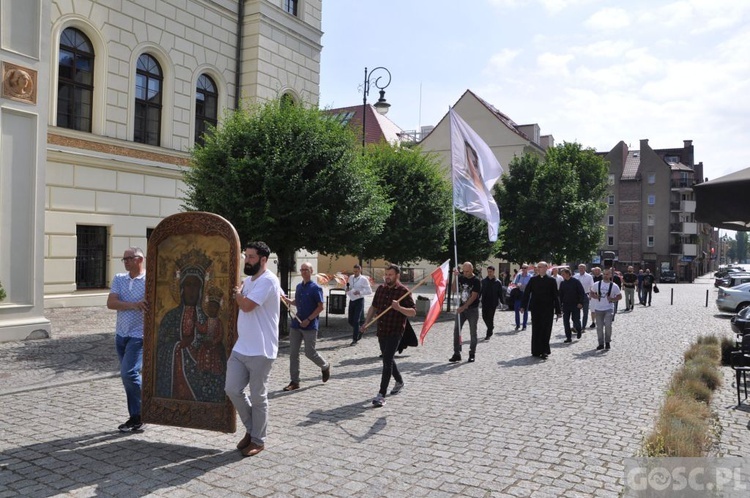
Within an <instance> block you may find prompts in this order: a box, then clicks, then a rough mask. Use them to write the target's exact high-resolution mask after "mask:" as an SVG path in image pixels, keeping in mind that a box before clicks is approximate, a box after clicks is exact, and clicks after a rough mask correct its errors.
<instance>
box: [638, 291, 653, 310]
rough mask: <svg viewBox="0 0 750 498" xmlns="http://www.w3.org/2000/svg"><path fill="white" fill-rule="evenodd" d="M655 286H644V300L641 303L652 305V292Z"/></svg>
mask: <svg viewBox="0 0 750 498" xmlns="http://www.w3.org/2000/svg"><path fill="white" fill-rule="evenodd" d="M653 290H654V288H653V287H644V288H643V302H642V303H641V304H645V305H648V306H651V294H652V292H653Z"/></svg>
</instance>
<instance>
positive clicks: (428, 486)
mask: <svg viewBox="0 0 750 498" xmlns="http://www.w3.org/2000/svg"><path fill="white" fill-rule="evenodd" d="M660 288H661V289H662V292H661V293H660V294H658V295H655V296H654V300H653V306H651V307H642V306H639V307H637V308H636V309H635V310H634V311H633V312H629V313H620V314H618V315H617V318H616V321H615V323H614V332H613V342H612V350H611V351H609V352H597V351H595V350H594V348H595V346H596V337H595V336H596V334H595V332H594V331H593V330H589V331H588V332H587V333H585V334H584V336H583V338H582V339H581V340H580V341H575V340H574V342H573V343H572V344H563V343H562V341H563V339H564V335H563V332H562V324H561V323H557V324H556V325H555V329H554V331H553V340H552V355H551V356H550V358H549V359H548V360H547V361H542V360H538V359H535V358H532V357H531V356H530V328H529V330H527V331H524V332H516V331H515V330H514V326H513V314H512V312H498V313H497V314H496V317H495V323H496V329H495V332H496V333H495V336H494V337H493V338H492V339H491V340H490V341H481V340H480V343H479V347H478V350H477V361H476V363H473V364H470V363H466V362H465V361H464V362H463V363H459V364H450V363H448V362H447V359H448V358H449V357H450V355H451V354H452V328H453V322H452V321H451V317H450V316H447V317H446V319H445V320H443V321H441V322H438V323H437V324H436V325H435V327H434V328H433V330H432V331H431V332H430V334H429V335H428V337H427V343H426V344H425V345H424V346H420V347H418V348H409V349H407V350H406V351H405V352H404V354H403V355H402V356H400V357H399V358H398V359H397V362H398V365H399V368H400V369H401V371H402V373H403V374H404V378H405V382H406V387H405V389H404V390H403V391H402V392H401V393H400V394H398V395H397V396H389V397H388V398H387V404H386V406H385V407H383V408H373V407H372V405H371V403H370V400H371V399H372V397H373V396H374V395H375V394H376V392H377V388H378V384H379V379H380V369H381V367H380V360H379V358H378V354H379V352H378V351H377V341H376V339H375V337H373V336H371V335H370V336H366V337H365V338H364V339H363V340H362V341H361V342H360V343H359V344H358V345H356V346H353V347H351V346H349V342H350V338H349V334H348V333H347V331H346V326H345V320H344V318H343V317H340V316H335V317H331V323H330V326H329V327H328V328H326V327H323V339H322V340H321V341H320V342H319V346H320V352H321V354H323V355H324V356H325V357H326V358H327V359H329V360H330V361H331V363H332V365H333V370H332V376H331V380H330V381H329V382H328V383H326V384H325V385H324V384H322V383H321V381H320V372H319V370H317V369H316V368H315V366H314V365H313V364H312V363H311V362H309V361H308V360H306V359H302V388H301V389H300V390H298V391H295V392H292V393H282V392H281V387H283V386H284V385H285V384H286V383H287V382H288V380H289V379H288V368H289V361H288V354H287V348H285V347H282V349H281V354H280V356H279V359H278V360H277V361H276V363H275V365H274V367H273V371H272V374H271V389H272V393H271V396H270V397H271V400H270V412H271V418H270V424H269V438H268V441H267V444H266V450H265V451H264V452H263V453H261V454H260V455H259V456H257V457H252V458H244V459H243V458H242V457H241V456H240V455H239V454H238V452H237V451H236V450H235V449H234V445H235V444H236V442H237V440H238V439H239V438H240V437H241V436H242V433H241V432H238V433H236V434H221V433H214V432H208V431H199V430H191V429H180V428H174V427H167V426H156V425H149V426H146V430H145V431H143V432H140V433H136V434H130V435H122V434H120V433H118V432H117V431H116V429H115V428H116V426H117V425H118V424H120V423H121V422H122V421H124V420H125V418H127V413H126V406H125V396H124V393H123V389H122V384H121V383H120V380H119V379H118V378H117V377H116V376H113V374H115V373H116V370H117V365H116V362H115V360H114V359H113V358H114V351H113V339H112V332H111V331H112V330H113V323H114V313H112V312H109V311H107V310H106V309H104V308H78V309H68V310H50V311H49V318H50V319H51V320H52V323H53V334H54V338H53V339H48V340H41V341H31V342H25V343H6V344H0V379H2V386H0V497H5V496H17V495H24V496H40V497H47V496H58V495H69V496H144V495H154V496H178V497H191V496H221V497H224V496H263V497H265V496H279V497H281V496H284V497H286V496H295V497H308V496H353V495H356V496H365V497H377V496H388V497H394V496H398V497H400V496H430V497H442V496H446V497H447V496H477V497H480V496H482V497H484V496H535V497H536V496H539V497H543V496H612V497H616V496H618V495H619V494H620V493H621V492H622V491H623V479H622V471H623V468H624V459H626V458H629V457H631V456H633V455H635V454H637V453H638V452H639V450H640V448H641V442H642V440H643V437H644V435H645V434H646V433H647V432H648V431H649V430H650V429H651V427H652V426H653V422H654V417H655V416H656V413H657V411H658V408H659V406H660V404H661V402H662V399H663V396H664V391H665V388H666V385H667V382H668V380H669V377H670V375H671V374H672V372H673V371H674V370H675V369H676V368H677V367H678V366H679V365H680V363H681V362H682V352H683V351H684V350H685V349H686V348H687V346H688V344H689V343H690V342H691V341H692V340H693V339H694V338H695V337H696V336H698V335H700V334H707V333H722V334H728V333H729V323H728V319H727V318H728V317H729V315H726V314H721V313H718V312H717V311H716V306H715V304H714V299H715V294H716V291H715V289H714V287H713V285H712V279H709V278H701V279H698V280H696V282H695V283H693V284H678V285H667V284H664V285H660ZM672 291H674V296H673V298H674V304H670V297H671V292H672ZM706 292H708V295H709V303H708V307H706V305H705V300H706ZM415 325H416V326H415V328H416V329H417V330H419V322H415ZM479 330H480V332H479V335H480V338H481V337H484V326H483V324H480V326H479ZM466 334H468V331H466ZM466 334H465V335H466ZM467 346H468V345H465V346H464V353H466V352H467V349H468V348H467ZM465 356H466V354H465ZM726 370H727V371H728V372H725V373H726V380H727V382H726V383H725V385H724V386H723V387H722V388H721V391H720V393H719V395H718V396H717V398H716V402H715V409H716V411H717V413H718V414H719V416H720V421H721V426H722V441H721V444H720V447H719V452H720V454H726V455H740V454H742V453H743V451H742V448H747V447H748V444H750V430H748V422H749V421H750V411H749V410H748V408H747V405H743V406H742V407H740V408H739V409H738V408H736V395H735V390H734V386H733V379H732V376H731V371H730V370H729V369H726ZM748 405H750V403H748ZM744 453H746V452H744Z"/></svg>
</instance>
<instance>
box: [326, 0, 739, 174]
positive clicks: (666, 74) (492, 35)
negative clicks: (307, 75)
mask: <svg viewBox="0 0 750 498" xmlns="http://www.w3.org/2000/svg"><path fill="white" fill-rule="evenodd" d="M323 31H324V35H323V54H322V58H321V84H320V90H321V95H320V105H321V106H323V107H343V106H348V105H356V104H361V103H362V93H361V86H362V82H363V79H364V68H365V66H367V67H369V68H374V67H376V66H385V67H387V68H388V69H389V70H390V72H391V74H392V82H391V84H390V86H389V87H388V88H387V89H386V98H387V100H388V102H389V103H391V105H392V107H391V110H390V112H389V114H388V117H389V118H390V119H391V120H393V121H394V122H395V123H396V124H397V125H399V126H400V127H401V128H403V129H405V130H414V129H417V128H418V127H419V126H420V125H434V124H436V123H437V122H438V120H440V118H442V116H443V115H444V114H445V113H446V112H447V110H448V106H450V105H453V104H454V103H455V102H456V100H458V98H459V97H460V96H461V95H462V94H463V92H464V91H465V90H466V89H471V90H473V91H474V92H475V93H477V94H478V95H479V96H480V97H482V98H483V99H485V100H487V101H488V102H490V103H491V104H493V105H494V106H495V107H496V108H498V109H499V110H500V111H502V112H504V113H505V114H507V115H508V116H509V117H510V118H511V119H513V121H515V122H516V123H518V124H528V123H538V124H539V126H540V128H541V132H542V134H551V135H553V136H554V137H555V142H556V143H562V142H563V141H568V142H573V141H575V142H579V143H581V144H582V145H584V146H586V147H593V148H595V149H596V150H599V151H608V150H610V149H611V148H612V147H614V146H615V145H616V144H617V143H618V142H619V141H620V140H623V141H625V143H626V144H629V145H630V146H631V147H632V148H633V149H637V148H638V145H639V140H640V139H642V138H648V139H649V145H650V146H651V147H653V148H656V149H660V148H669V147H681V146H682V143H683V140H686V139H687V140H693V145H694V146H695V160H696V161H703V164H704V174H705V176H707V177H709V178H716V177H718V176H722V175H725V174H728V173H731V172H733V171H737V170H739V169H742V168H746V167H750V1H747V0H712V1H706V0H681V1H669V0H667V1H659V0H629V1H628V2H622V1H620V2H616V1H607V0H599V1H597V0H464V1H458V0H356V1H352V0H323ZM420 88H421V91H420ZM376 100H377V92H376V91H375V89H374V88H373V89H372V90H371V92H370V96H369V100H368V101H369V103H374V102H375V101H376Z"/></svg>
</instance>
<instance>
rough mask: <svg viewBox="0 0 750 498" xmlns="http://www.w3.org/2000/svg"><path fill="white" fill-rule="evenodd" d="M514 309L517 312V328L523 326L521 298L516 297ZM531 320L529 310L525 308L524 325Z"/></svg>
mask: <svg viewBox="0 0 750 498" xmlns="http://www.w3.org/2000/svg"><path fill="white" fill-rule="evenodd" d="M513 311H515V312H516V328H518V327H520V326H521V300H520V299H516V302H515V303H514V305H513ZM528 321H529V310H523V326H524V328H526V322H528Z"/></svg>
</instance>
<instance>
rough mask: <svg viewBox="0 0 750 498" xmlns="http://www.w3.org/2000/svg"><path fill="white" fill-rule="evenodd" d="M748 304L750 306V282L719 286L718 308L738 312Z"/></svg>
mask: <svg viewBox="0 0 750 498" xmlns="http://www.w3.org/2000/svg"><path fill="white" fill-rule="evenodd" d="M746 306H750V283H746V284H740V285H736V286H734V287H719V296H718V297H717V298H716V307H717V308H719V309H720V310H722V311H729V312H731V313H738V312H739V311H740V310H741V309H742V308H744V307H746Z"/></svg>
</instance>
